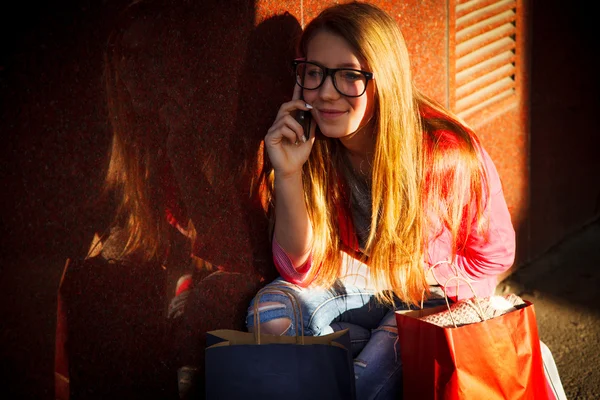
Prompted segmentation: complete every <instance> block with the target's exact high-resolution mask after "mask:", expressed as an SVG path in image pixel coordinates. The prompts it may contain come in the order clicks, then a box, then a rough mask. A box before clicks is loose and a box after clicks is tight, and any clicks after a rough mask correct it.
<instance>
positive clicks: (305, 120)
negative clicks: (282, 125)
mask: <svg viewBox="0 0 600 400" xmlns="http://www.w3.org/2000/svg"><path fill="white" fill-rule="evenodd" d="M295 118H296V121H298V123H299V124H300V125H302V129H303V131H304V139H306V140H308V139H310V124H311V122H312V115H311V114H310V111H304V110H297V111H296V115H295Z"/></svg>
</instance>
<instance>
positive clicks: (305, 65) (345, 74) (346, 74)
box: [292, 60, 373, 97]
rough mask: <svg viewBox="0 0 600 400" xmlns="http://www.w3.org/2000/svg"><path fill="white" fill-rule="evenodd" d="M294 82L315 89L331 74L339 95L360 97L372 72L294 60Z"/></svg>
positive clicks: (302, 86) (308, 88) (304, 87)
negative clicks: (327, 66)
mask: <svg viewBox="0 0 600 400" xmlns="http://www.w3.org/2000/svg"><path fill="white" fill-rule="evenodd" d="M292 65H293V67H294V72H295V74H296V82H297V83H298V85H300V87H301V88H303V89H306V90H315V89H318V88H320V87H321V85H323V82H325V79H327V77H328V76H331V80H332V82H333V87H335V90H337V91H338V92H339V93H340V94H341V95H344V96H347V97H360V96H362V95H363V94H364V93H365V92H366V90H367V85H368V84H369V81H370V80H371V79H373V73H372V72H367V71H361V70H359V69H352V68H326V67H324V66H322V65H319V64H317V63H314V62H311V61H303V60H294V61H293V62H292Z"/></svg>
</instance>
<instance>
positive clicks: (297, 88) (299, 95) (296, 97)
mask: <svg viewBox="0 0 600 400" xmlns="http://www.w3.org/2000/svg"><path fill="white" fill-rule="evenodd" d="M301 98H302V88H301V87H300V85H298V82H296V84H295V85H294V94H293V95H292V100H299V99H301Z"/></svg>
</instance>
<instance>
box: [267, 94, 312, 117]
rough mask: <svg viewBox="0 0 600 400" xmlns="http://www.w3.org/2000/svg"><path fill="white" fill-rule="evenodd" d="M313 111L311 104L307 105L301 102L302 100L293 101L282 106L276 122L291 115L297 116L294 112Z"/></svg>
mask: <svg viewBox="0 0 600 400" xmlns="http://www.w3.org/2000/svg"><path fill="white" fill-rule="evenodd" d="M312 109H313V107H312V106H311V105H310V104H308V103H306V102H305V101H304V100H300V99H298V100H292V101H289V102H287V103H284V104H282V105H281V107H280V108H279V112H278V113H277V117H276V118H275V120H279V119H281V118H284V117H285V116H286V115H290V114H291V115H295V113H294V112H295V111H296V110H304V111H310V110H312Z"/></svg>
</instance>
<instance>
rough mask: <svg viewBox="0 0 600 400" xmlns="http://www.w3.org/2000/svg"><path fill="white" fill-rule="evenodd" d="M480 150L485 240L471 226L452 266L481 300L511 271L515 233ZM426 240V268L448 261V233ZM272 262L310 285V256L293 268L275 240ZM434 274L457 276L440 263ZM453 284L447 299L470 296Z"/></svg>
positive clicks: (345, 229)
mask: <svg viewBox="0 0 600 400" xmlns="http://www.w3.org/2000/svg"><path fill="white" fill-rule="evenodd" d="M481 150H482V152H481V153H482V159H483V162H484V165H485V168H486V172H487V175H488V181H489V186H490V193H491V200H490V202H489V203H488V205H487V207H486V209H485V211H484V212H485V213H486V215H487V217H488V218H489V228H488V229H489V230H488V232H487V236H485V237H484V236H482V235H480V234H478V233H477V232H476V231H475V227H473V232H471V235H470V236H469V239H468V243H467V246H466V248H465V249H464V250H463V251H462V252H461V253H459V254H457V257H456V260H455V265H456V268H457V269H458V271H459V273H460V274H461V275H462V276H463V277H465V278H468V279H469V280H470V281H471V284H472V286H473V288H474V290H475V293H476V294H477V295H478V296H480V297H486V296H491V295H493V294H494V289H495V287H496V285H497V276H498V275H499V274H501V273H502V272H504V271H506V270H507V269H508V268H510V267H511V265H512V264H513V262H514V257H515V231H514V228H513V225H512V221H511V217H510V214H509V212H508V207H507V205H506V200H505V199H504V194H503V192H502V184H501V182H500V177H499V176H498V171H497V170H496V167H495V165H494V163H493V161H492V159H491V158H490V156H489V155H488V153H487V152H486V151H485V150H484V149H483V148H482V149H481ZM340 214H342V213H340ZM339 220H340V233H341V236H342V242H343V243H344V245H346V246H347V247H349V248H350V249H354V250H358V240H357V239H356V235H355V233H354V227H353V226H352V225H351V219H350V218H345V217H344V216H343V215H341V217H340V218H339ZM428 237H429V242H428V246H427V252H426V254H425V261H426V263H427V264H428V266H432V265H434V264H436V263H438V262H441V261H450V257H451V253H452V249H451V245H452V240H451V235H450V231H448V230H444V231H443V232H442V233H441V234H440V235H435V234H434V233H433V232H430V233H429V235H428ZM273 259H274V262H275V266H276V267H277V270H278V271H279V273H280V274H281V276H282V277H283V278H284V279H285V280H287V281H288V282H291V283H295V284H297V285H300V286H303V287H306V286H308V285H309V284H310V282H309V281H308V280H307V275H308V272H309V271H310V269H311V268H315V266H314V265H313V264H312V258H311V257H310V256H309V258H308V260H307V261H306V262H305V263H304V265H302V266H300V267H298V268H294V266H293V263H292V261H291V260H290V258H289V256H288V255H287V254H286V253H285V251H284V250H283V249H282V248H281V246H279V244H278V243H277V241H276V240H273ZM427 268H428V267H427ZM434 272H435V277H436V278H437V280H438V282H439V283H440V284H441V285H442V286H443V284H444V283H445V282H446V280H447V279H448V278H450V277H452V276H455V275H456V273H455V272H454V268H453V267H452V266H451V265H450V264H449V263H440V264H439V265H437V266H436V267H435V270H434ZM455 284H456V280H454V283H453V284H451V285H449V286H448V288H447V293H448V295H449V297H451V298H453V299H464V298H470V297H472V296H473V293H472V292H471V289H470V288H469V287H468V285H467V284H466V283H464V281H461V282H460V285H459V287H458V293H457V288H456V286H455Z"/></svg>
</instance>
